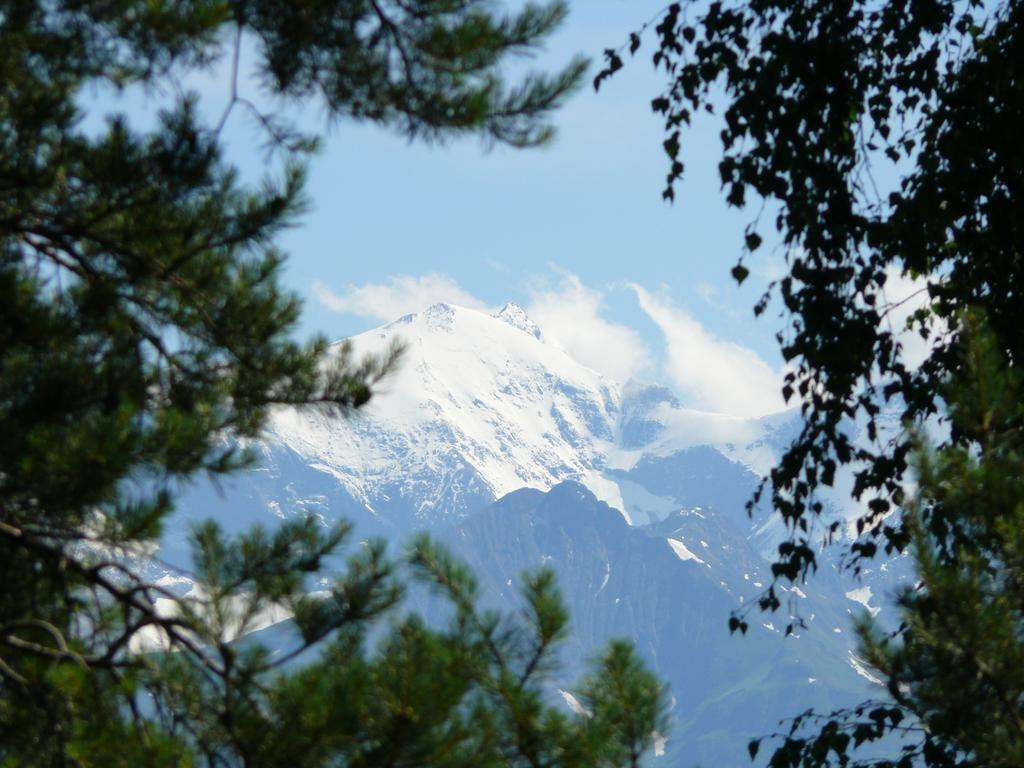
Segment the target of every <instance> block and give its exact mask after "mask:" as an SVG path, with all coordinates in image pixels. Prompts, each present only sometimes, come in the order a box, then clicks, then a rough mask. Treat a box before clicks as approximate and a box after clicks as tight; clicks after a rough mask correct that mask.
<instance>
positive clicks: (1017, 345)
mask: <svg viewBox="0 0 1024 768" xmlns="http://www.w3.org/2000/svg"><path fill="white" fill-rule="evenodd" d="M651 26H652V27H653V29H651V30H650V31H651V32H652V33H653V37H654V38H655V39H654V46H655V50H654V53H653V57H652V59H653V64H654V66H655V67H656V68H657V69H659V70H660V71H661V72H663V73H664V75H665V78H666V88H665V90H664V92H663V93H662V94H660V95H659V96H657V97H656V98H655V99H654V100H653V101H652V102H651V107H652V109H653V110H654V111H655V112H656V113H658V114H659V115H661V116H663V117H664V120H665V130H666V139H665V141H664V149H665V152H666V155H667V158H668V162H669V172H668V176H667V179H666V187H665V191H664V196H665V197H666V198H667V199H670V200H671V199H673V197H674V189H675V184H676V182H677V181H678V180H679V179H680V178H681V176H682V174H683V171H684V168H683V164H682V162H681V160H680V148H681V146H682V142H683V141H684V140H685V128H686V126H687V125H689V123H690V122H691V120H692V119H693V117H694V115H695V114H696V113H697V112H698V111H699V110H705V109H706V110H707V111H709V112H715V111H720V112H721V115H722V119H723V127H722V132H721V139H722V149H723V151H722V157H721V160H720V162H719V172H720V177H721V181H722V187H723V191H724V192H725V195H726V199H727V201H728V203H729V204H730V205H733V206H736V207H745V206H746V205H747V203H748V202H757V203H758V204H759V205H761V206H762V210H764V209H765V208H767V209H769V210H773V211H777V214H776V216H775V219H774V222H772V224H774V228H775V230H776V233H777V238H778V240H780V241H781V244H782V246H783V247H784V248H785V249H786V259H787V266H788V270H787V274H786V275H785V276H784V277H782V278H781V279H780V280H778V281H776V282H775V283H773V284H772V286H771V287H770V288H769V290H768V292H767V293H766V294H765V295H764V296H763V297H762V299H761V300H760V301H759V302H758V303H757V305H756V306H755V308H754V311H755V314H757V315H760V314H762V313H763V312H764V311H765V310H766V309H767V308H768V307H769V306H770V304H771V302H772V301H773V300H777V301H778V302H779V304H780V305H781V308H782V316H783V317H784V318H785V323H786V324H785V326H784V328H783V330H782V332H780V333H779V335H778V341H779V343H780V345H781V348H782V352H783V355H784V357H785V358H786V360H787V361H788V362H789V364H790V370H789V372H788V373H787V374H786V379H785V384H784V387H783V390H782V394H783V396H784V397H785V398H786V400H787V401H793V400H794V399H795V402H796V403H798V404H799V405H800V406H801V411H802V415H803V427H802V430H801V432H800V434H799V435H798V437H797V438H796V440H795V441H794V442H793V444H792V445H791V446H790V447H789V449H788V451H787V452H786V453H785V455H784V456H783V457H782V460H781V461H780V463H779V465H778V466H777V467H775V468H774V469H773V470H772V472H771V475H770V477H769V478H768V479H767V482H766V484H765V485H763V486H762V488H761V491H763V490H765V489H766V488H767V489H769V490H770V495H771V501H772V504H773V506H774V508H775V510H776V511H777V512H778V513H779V514H781V515H782V517H783V518H784V520H785V521H786V523H787V524H788V526H789V530H790V531H791V536H790V539H789V540H788V541H785V542H783V543H782V545H781V546H780V547H779V557H778V561H777V562H776V563H775V564H774V566H773V573H774V576H775V580H776V582H777V581H778V580H779V579H786V580H792V581H795V580H799V579H802V578H806V577H807V576H808V574H809V572H810V571H812V570H814V569H815V568H816V566H817V560H816V556H815V552H816V550H817V549H818V544H819V543H820V541H821V540H823V541H824V542H826V543H827V542H830V541H831V540H832V538H833V537H834V534H835V533H836V531H837V530H838V528H839V525H840V523H839V522H838V521H823V520H821V514H822V512H823V509H824V507H823V504H822V502H821V500H820V496H819V495H818V494H819V492H820V490H821V489H822V487H823V486H831V485H832V484H833V483H834V482H835V480H836V475H837V472H839V471H841V470H843V469H844V468H849V469H850V470H851V471H852V472H853V476H854V484H853V495H854V497H855V498H856V499H857V500H860V501H861V502H862V503H863V505H864V512H863V513H862V515H861V517H860V519H859V520H858V521H857V531H858V534H859V535H858V537H857V539H856V540H855V541H854V542H853V543H852V544H850V545H849V549H848V551H847V553H846V554H847V556H848V562H849V563H851V564H852V565H853V567H854V569H855V570H856V569H858V568H859V565H858V564H859V563H860V562H861V560H862V559H863V558H871V557H873V556H874V555H875V554H877V553H878V552H879V551H880V550H883V549H884V550H885V551H886V552H888V553H892V552H898V551H904V550H907V549H909V551H910V552H911V553H912V554H913V555H914V558H915V562H916V564H917V568H918V572H919V576H920V578H921V581H922V585H921V588H920V589H919V590H916V591H911V592H907V593H906V594H904V595H903V596H902V598H901V607H902V612H903V619H904V623H903V625H902V626H901V627H900V628H899V630H898V631H897V632H896V633H895V634H894V635H892V636H889V637H887V636H885V635H883V634H880V633H881V630H880V629H878V628H877V627H875V626H874V625H872V624H871V623H870V622H867V623H865V624H863V625H862V626H861V628H860V631H861V641H862V648H863V652H864V654H865V656H866V658H867V659H868V661H869V662H870V663H871V664H872V665H873V666H874V667H875V669H876V670H877V673H878V674H879V675H880V676H881V677H882V678H883V679H884V681H885V682H886V683H887V687H888V694H889V698H887V699H885V700H882V701H879V702H868V703H865V705H864V706H862V707H859V708H855V709H853V710H850V711H843V712H837V713H833V715H832V716H825V717H822V716H820V715H816V714H815V713H813V712H812V713H806V714H805V715H803V716H801V717H799V718H797V719H796V720H795V721H793V730H792V731H790V732H789V733H788V734H784V735H783V736H782V740H781V742H780V743H778V744H777V747H778V748H777V750H776V751H775V753H774V756H773V757H772V759H771V764H772V765H773V766H780V767H781V766H793V767H794V768H795V766H801V767H802V768H808V767H810V766H819V765H826V764H838V765H847V764H850V760H851V754H852V751H853V750H854V749H855V748H856V747H858V746H860V745H862V744H864V743H865V742H874V741H878V740H879V739H881V738H883V737H885V738H886V739H888V740H887V741H886V742H885V744H884V746H881V747H880V748H881V749H882V750H883V753H884V752H885V751H889V752H890V753H891V751H892V749H891V748H892V745H893V744H894V743H895V744H896V745H897V747H896V750H897V752H898V755H897V756H896V757H895V758H893V759H879V760H874V759H869V760H865V763H866V764H872V765H876V764H877V765H883V766H891V765H899V766H901V768H902V767H903V766H911V765H919V764H925V765H928V766H935V767H936V768H938V767H939V766H941V767H943V768H945V767H946V766H954V765H956V766H960V765H964V766H968V765H969V766H997V765H998V766H1002V765H1006V766H1010V765H1021V764H1022V761H1024V752H1022V749H1024V719H1022V718H1024V713H1022V704H1021V703H1022V701H1024V680H1022V679H1021V669H1022V668H1024V666H1022V662H1024V658H1022V653H1024V644H1022V637H1024V617H1022V613H1021V606H1022V605H1024V591H1022V584H1024V582H1022V581H1021V576H1020V563H1019V556H1020V547H1021V536H1022V531H1024V521H1022V519H1021V509H1022V504H1024V497H1022V496H1021V485H1020V483H1021V476H1022V472H1021V458H1020V429H1021V424H1022V422H1024V413H1022V411H1021V409H1020V405H1019V398H1020V394H1021V392H1020V383H1019V382H1020V375H1019V373H1018V368H1019V366H1020V363H1021V360H1022V356H1024V334H1022V332H1021V323H1020V310H1021V307H1022V301H1021V286H1022V285H1024V257H1022V253H1024V154H1022V149H1021V148H1022V144H1021V142H1020V139H1019V133H1020V131H1019V128H1020V126H1021V125H1022V124H1024V80H1022V70H1021V65H1022V62H1024V4H1022V3H1020V2H1016V1H1015V0H1007V1H1005V2H996V3H981V2H979V1H978V0H965V1H963V2H960V1H958V0H924V2H864V1H863V0H848V1H847V2H840V3H831V2H803V1H802V0H715V1H714V2H710V3H707V4H695V3H675V2H674V3H672V4H670V5H669V6H668V7H667V8H666V9H665V10H664V12H662V13H661V14H659V16H658V17H657V19H656V20H655V21H654V22H652V25H651ZM647 31H648V28H647V27H645V28H644V29H642V30H640V32H638V33H636V34H633V35H631V36H630V39H629V41H628V42H627V43H624V44H623V46H622V48H621V49H618V50H609V51H607V52H606V62H607V65H606V67H605V69H604V70H603V71H602V72H600V73H599V74H598V75H597V77H596V79H595V87H596V86H599V85H600V84H601V82H602V81H603V80H604V79H606V78H607V77H609V76H611V75H613V73H614V72H615V71H617V70H618V69H620V68H621V67H622V66H623V63H624V62H623V55H624V53H623V51H624V49H625V48H626V47H627V46H628V48H629V52H630V54H634V53H636V52H637V50H638V49H639V47H640V45H641V43H642V40H643V36H644V34H645V33H646V32H647ZM768 204H770V205H768ZM764 226H765V224H764V223H763V222H761V221H760V217H758V219H757V220H755V221H754V222H753V223H752V224H751V226H750V227H749V228H748V230H747V232H746V250H747V251H748V252H753V251H754V250H755V249H757V248H758V247H759V246H760V245H761V242H762V234H761V232H763V227H764ZM758 230H761V232H759V231H758ZM747 274H748V270H747V268H746V267H745V266H744V265H743V264H742V260H741V263H740V264H738V265H737V266H736V268H735V269H734V270H733V276H734V277H735V279H736V280H737V281H738V282H742V281H743V280H744V279H745V278H746V276H747ZM895 277H902V278H910V279H913V280H916V281H918V283H917V284H918V285H919V286H920V290H919V296H921V297H923V298H924V301H923V306H922V308H921V309H919V310H917V311H915V312H913V313H912V314H910V317H909V319H908V321H907V325H906V328H900V327H896V324H895V323H894V322H893V316H894V315H895V314H898V312H899V309H900V307H899V304H898V303H897V302H895V301H893V300H891V299H890V297H888V296H887V294H886V285H887V283H889V282H890V281H892V280H893V278H895ZM981 318H983V320H982V319H981ZM905 331H909V332H912V333H915V334H918V335H919V336H920V337H921V338H922V339H923V340H924V341H925V342H926V348H927V349H926V356H925V359H924V360H923V362H921V363H920V364H919V365H914V364H910V363H909V362H908V360H907V357H906V356H905V354H904V349H903V348H902V341H901V334H902V333H903V332H905ZM894 413H896V414H898V415H899V417H900V421H901V422H902V424H904V425H906V428H904V429H902V430H893V429H891V428H889V429H886V424H887V422H888V423H890V424H891V421H892V420H891V416H892V415H893V414H894ZM853 423H856V424H857V425H863V434H864V438H859V437H855V433H856V431H855V430H852V429H849V428H848V427H849V425H850V424H853ZM922 424H927V425H929V428H930V429H932V428H934V427H939V429H937V430H935V429H933V432H935V433H937V434H940V435H945V429H944V428H945V427H948V436H945V437H944V438H943V439H942V441H941V442H939V443H938V444H937V445H935V447H934V448H926V447H925V446H924V445H923V444H922V441H921V440H920V439H919V438H917V437H915V435H916V434H917V431H918V430H919V429H921V428H922V427H921V426H920V425H922ZM914 425H918V427H917V429H915V426H914ZM865 438H866V439H865ZM914 462H916V470H917V472H916V474H917V475H918V477H917V480H918V482H919V484H920V485H919V488H918V492H917V495H915V496H914V497H913V498H912V499H908V498H905V492H904V487H903V486H904V483H905V482H906V481H908V480H909V479H911V478H912V475H913V472H911V470H912V469H914V468H915V463H914ZM761 491H759V492H758V493H757V494H756V495H755V498H754V499H753V500H752V501H751V505H750V508H753V506H754V505H755V504H756V503H757V502H758V501H759V499H760V497H761V495H762V493H761ZM759 605H760V607H761V608H762V609H770V610H774V609H777V608H779V607H780V600H779V597H778V594H777V592H776V589H775V584H773V585H772V586H771V587H770V588H769V589H768V590H767V591H766V592H765V594H764V595H763V597H762V599H761V600H760V603H759ZM745 626H746V625H745V622H743V621H742V620H741V618H740V617H739V616H735V617H733V620H732V623H731V628H732V629H733V630H736V629H739V630H741V631H742V630H744V629H745ZM808 725H816V726H817V727H818V731H817V733H816V734H811V735H809V734H808V731H809V730H812V729H808V728H807V727H805V726H808ZM900 746H903V747H904V748H903V749H902V751H899V749H900ZM758 748H759V742H755V743H752V744H751V754H752V756H753V755H755V754H756V753H757V751H758Z"/></svg>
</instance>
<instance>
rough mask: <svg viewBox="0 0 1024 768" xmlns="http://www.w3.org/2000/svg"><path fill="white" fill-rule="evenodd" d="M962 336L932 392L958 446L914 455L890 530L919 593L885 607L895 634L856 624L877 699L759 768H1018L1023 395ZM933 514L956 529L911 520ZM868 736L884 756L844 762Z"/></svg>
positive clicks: (985, 345)
mask: <svg viewBox="0 0 1024 768" xmlns="http://www.w3.org/2000/svg"><path fill="white" fill-rule="evenodd" d="M965 327H966V328H967V330H966V331H965V333H966V335H967V341H966V343H965V351H964V356H963V358H962V366H961V368H960V370H959V371H958V373H957V375H956V377H955V378H954V379H953V380H952V382H951V383H950V385H949V386H947V387H946V388H944V390H943V394H944V396H945V398H946V401H947V402H948V403H949V405H950V411H951V418H952V421H953V423H954V424H955V425H956V427H957V428H958V429H960V430H962V431H963V433H964V434H967V435H970V444H964V445H958V446H947V447H945V448H942V449H938V450H934V449H931V448H928V447H927V445H926V444H924V443H923V442H918V443H917V448H916V450H915V452H914V454H913V455H914V466H915V470H916V475H917V477H918V481H919V486H918V489H917V492H916V495H915V497H914V498H913V500H912V501H911V502H910V503H909V506H908V508H907V510H906V512H905V515H904V525H905V527H906V529H907V531H908V532H909V535H910V538H911V551H912V554H913V557H914V562H915V565H916V570H917V576H918V579H919V583H918V584H916V585H915V586H914V587H912V588H911V587H908V588H906V589H905V590H904V591H903V592H902V594H900V596H899V607H900V618H901V621H902V623H901V625H900V628H899V629H898V631H896V632H890V631H885V630H883V628H882V627H881V626H879V625H878V624H877V623H876V622H875V621H874V620H872V619H869V618H864V619H862V620H861V621H860V623H859V625H858V632H859V635H860V642H861V653H862V654H863V656H864V658H865V660H866V661H867V662H868V663H869V664H870V665H871V667H873V669H874V670H875V673H876V674H877V675H879V677H880V678H881V679H882V680H883V681H884V683H885V685H886V690H887V693H888V698H887V699H885V700H880V701H877V702H867V703H865V704H863V705H862V706H860V707H858V708H856V709H854V710H849V711H842V712H833V713H832V714H831V715H829V716H820V715H814V714H813V713H807V714H805V715H803V716H801V717H798V718H796V719H795V720H794V721H793V722H792V727H791V729H790V731H789V732H788V733H787V734H783V735H781V736H780V737H779V739H780V742H779V745H778V749H777V751H776V752H775V754H774V756H773V758H772V761H771V765H772V766H778V768H797V767H798V766H801V767H802V766H806V767H808V768H809V767H811V766H820V765H832V764H839V765H847V764H850V765H880V766H912V765H926V766H929V768H953V766H956V767H957V768H960V767H961V766H962V767H965V768H966V767H967V766H970V768H981V767H982V766H985V767H986V768H996V767H997V766H998V767H1002V766H1006V768H1009V767H1010V766H1019V765H1022V764H1024V472H1022V471H1021V469H1022V467H1024V441H1022V438H1021V432H1020V429H1019V426H1018V425H1019V424H1020V420H1021V416H1022V415H1024V414H1022V410H1024V405H1022V395H1024V390H1022V386H1021V385H1022V381H1021V377H1020V374H1019V372H1018V371H1017V370H1016V369H1015V368H1013V367H1010V366H1007V365H1006V362H1005V358H1004V357H1003V355H1002V352H1001V351H1000V350H999V348H998V345H997V343H996V341H995V337H994V335H993V334H991V332H990V331H988V329H987V328H985V327H984V326H983V325H982V324H980V322H978V321H977V320H976V319H972V320H969V321H968V322H967V323H966V324H965ZM937 514H941V515H942V517H943V518H944V519H947V520H950V521H953V522H954V524H955V526H956V529H955V530H954V529H953V528H952V527H951V528H950V529H948V530H947V532H946V534H945V535H940V534H936V533H935V532H934V531H933V529H932V528H931V527H930V526H928V525H926V524H925V522H924V521H925V520H927V519H928V518H929V517H932V516H935V515H937ZM953 542H956V550H955V552H956V556H955V557H952V556H951V551H952V550H951V548H952V546H953ZM809 726H813V727H815V728H817V729H819V730H818V733H816V734H809V733H808V731H809V730H812V729H811V728H809ZM882 738H889V739H890V741H889V743H890V745H897V747H895V748H892V747H890V750H888V751H892V752H896V753H897V754H896V756H895V757H892V758H890V759H887V760H879V759H877V758H875V759H862V760H855V759H854V750H855V749H856V748H857V747H859V746H861V745H862V744H864V743H867V742H874V741H878V740H879V739H882Z"/></svg>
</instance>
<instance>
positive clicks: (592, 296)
mask: <svg viewBox="0 0 1024 768" xmlns="http://www.w3.org/2000/svg"><path fill="white" fill-rule="evenodd" d="M603 306H604V294H603V293H602V292H601V291H598V290H595V289H593V288H590V287H588V286H586V285H584V284H583V283H582V282H581V281H580V279H579V278H578V277H577V276H576V275H574V274H571V273H565V274H564V275H563V278H562V281H561V283H560V284H558V285H557V286H555V287H550V286H535V287H534V289H533V290H532V291H531V292H530V306H529V307H528V308H527V312H528V313H529V315H530V318H531V319H532V320H533V321H534V322H535V323H537V325H539V326H540V327H541V329H542V330H543V331H544V335H545V336H546V337H548V338H549V339H554V340H556V341H557V342H558V343H559V344H561V345H562V346H563V347H564V348H565V349H566V350H567V351H568V352H569V354H571V355H572V356H573V357H575V358H576V359H577V360H579V361H580V362H581V363H583V364H584V365H586V366H589V367H590V368H593V369H594V370H595V371H598V372H599V373H602V374H604V375H605V376H608V377H609V378H611V379H613V380H615V381H619V382H624V381H626V380H627V379H629V378H630V377H631V376H637V375H638V374H642V373H643V372H644V371H645V369H647V368H648V367H649V366H650V363H651V353H650V350H649V349H648V348H647V345H646V344H644V342H643V339H642V338H641V337H640V334H639V333H638V332H637V331H635V330H633V329H632V328H629V327H628V326H625V325H620V324H618V323H612V322H609V321H608V320H606V319H604V318H603V317H602V316H601V311H602V309H603Z"/></svg>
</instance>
